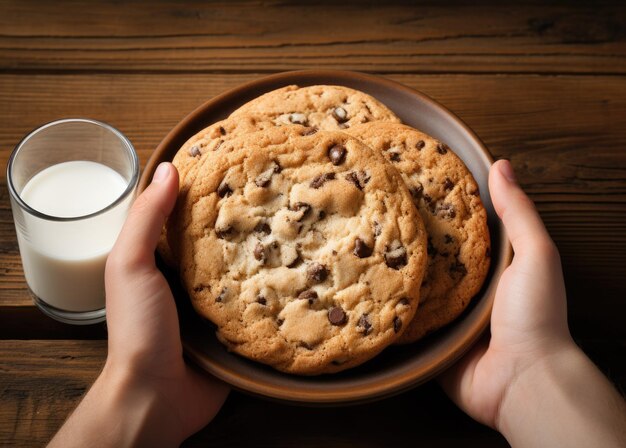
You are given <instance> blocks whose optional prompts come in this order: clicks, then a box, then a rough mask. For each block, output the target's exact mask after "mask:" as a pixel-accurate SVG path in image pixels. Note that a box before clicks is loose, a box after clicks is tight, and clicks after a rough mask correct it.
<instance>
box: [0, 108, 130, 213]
mask: <svg viewBox="0 0 626 448" xmlns="http://www.w3.org/2000/svg"><path fill="white" fill-rule="evenodd" d="M65 123H83V124H85V123H87V124H92V125H95V126H98V127H100V128H104V129H106V130H107V131H109V132H111V133H113V134H114V135H115V136H116V137H117V138H118V139H119V140H120V141H121V142H122V143H123V144H124V147H125V148H126V150H127V151H128V152H129V153H130V155H131V164H132V166H131V169H132V176H131V178H130V180H129V181H128V185H127V186H126V188H125V189H124V191H123V192H122V193H121V194H120V195H119V196H118V197H117V199H115V201H113V202H111V203H110V204H109V205H107V206H106V207H104V208H102V209H100V210H98V211H95V212H93V213H89V214H87V215H79V216H68V217H62V216H53V215H48V214H46V213H42V212H40V211H38V210H35V209H34V208H32V207H31V206H30V205H28V203H26V201H24V200H23V199H22V197H21V196H20V194H19V193H18V192H17V190H16V188H15V185H13V175H12V171H13V164H14V162H15V158H16V157H17V154H18V153H19V151H20V149H21V148H22V147H23V146H24V145H25V144H26V143H28V141H29V140H30V139H31V138H32V137H34V136H35V135H37V134H38V133H40V132H41V131H44V130H45V129H48V128H51V127H53V126H57V125H60V124H65ZM138 181H139V158H138V156H137V152H136V151H135V147H134V146H133V144H132V143H131V141H130V140H129V139H128V138H127V137H126V136H125V135H124V134H122V133H121V132H120V131H119V130H118V129H116V128H115V127H113V126H111V125H110V124H107V123H105V122H103V121H98V120H93V119H90V118H63V119H60V120H54V121H50V122H48V123H45V124H43V125H41V126H38V127H36V128H34V129H33V130H31V131H30V132H29V133H28V134H26V136H24V137H23V138H22V140H20V142H19V143H18V144H17V146H16V147H15V149H13V151H12V152H11V155H10V156H9V162H8V164H7V186H8V189H9V193H10V194H11V197H12V198H13V199H15V201H16V202H17V203H18V204H19V206H20V208H21V209H22V210H24V211H26V212H28V213H29V214H31V215H33V216H35V217H37V218H40V219H44V220H46V221H58V222H72V221H82V220H86V219H90V218H94V217H96V216H98V215H101V214H104V213H106V212H107V211H109V210H111V209H113V208H115V207H116V206H117V205H119V204H120V203H121V202H122V201H124V200H125V199H126V198H127V197H128V196H129V195H130V193H131V192H133V191H134V190H135V187H136V186H137V183H138Z"/></svg>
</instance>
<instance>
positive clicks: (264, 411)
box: [0, 340, 626, 448]
mask: <svg viewBox="0 0 626 448" xmlns="http://www.w3.org/2000/svg"><path fill="white" fill-rule="evenodd" d="M582 345H583V348H584V349H585V350H586V351H587V353H589V354H590V356H591V357H592V359H593V360H594V361H595V362H596V363H597V364H598V365H599V366H600V368H602V369H603V370H604V371H605V372H606V373H607V374H608V375H609V377H610V378H611V379H612V380H613V381H614V382H615V383H616V384H617V385H618V387H620V386H621V387H624V386H626V361H625V359H624V357H623V356H620V353H621V354H623V352H624V349H625V348H626V347H624V345H623V344H621V345H620V344H618V343H616V342H613V343H606V342H605V341H602V340H589V341H584V342H583V344H582ZM105 358H106V342H105V341H81V340H76V341H63V340H60V341H41V340H31V341H12V340H1V341H0V444H2V445H6V446H15V447H22V446H24V447H31V446H38V445H42V444H44V443H45V442H47V441H48V440H49V439H50V438H51V437H52V435H53V434H54V433H55V431H56V430H57V429H58V428H59V427H60V425H61V424H62V423H63V422H64V421H65V419H66V418H67V416H68V415H69V413H70V412H71V411H72V409H74V407H75V406H76V404H77V403H78V401H79V400H80V397H81V396H82V395H83V393H84V392H85V391H86V390H87V389H88V388H89V386H90V385H91V383H92V382H93V381H94V379H95V378H96V377H97V375H98V373H99V372H100V369H101V368H102V365H103V363H104V360H105ZM278 422H279V423H278ZM312 423H314V424H312ZM242 428H246V430H245V431H242ZM450 428H454V430H450ZM252 440H254V446H257V447H292V446H301V447H304V448H308V447H311V448H312V447H318V446H333V447H335V446H336V447H354V446H364V447H389V446H397V447H414V446H416V442H417V441H419V442H420V443H419V445H420V446H428V447H444V446H445V447H456V446H464V447H465V446H467V447H505V446H508V445H507V444H506V442H505V440H504V439H503V438H502V437H501V436H500V435H499V434H497V433H496V432H494V431H492V430H490V429H488V428H486V427H484V426H482V425H480V424H478V423H476V422H474V421H473V420H472V419H470V418H469V417H467V416H466V415H465V414H463V413H462V412H461V411H460V410H458V409H457V408H456V407H455V406H454V405H453V404H452V402H450V401H449V400H448V399H447V397H446V396H445V395H444V394H443V392H442V391H441V389H440V388H439V387H438V386H437V384H436V383H434V382H430V383H427V384H425V385H423V386H421V387H419V388H416V389H414V390H412V391H410V392H407V393H405V394H402V395H400V396H396V397H392V398H388V399H385V400H382V401H379V402H376V403H370V404H364V405H359V406H353V407H346V408H304V407H293V406H286V405H282V404H278V403H274V402H268V401H264V400H259V399H257V398H252V397H249V396H247V395H244V394H240V393H236V392H233V393H231V395H230V397H229V398H228V400H227V402H226V405H225V406H224V408H223V409H222V410H221V411H220V413H219V414H218V416H217V417H216V419H215V420H214V421H213V422H212V423H211V424H209V425H208V426H207V427H206V428H204V429H203V430H202V431H201V432H200V433H198V434H196V435H194V436H192V437H191V438H190V439H188V440H187V441H186V442H185V443H184V444H183V446H186V447H196V446H223V447H240V446H251V441H252Z"/></svg>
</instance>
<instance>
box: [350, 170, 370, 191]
mask: <svg viewBox="0 0 626 448" xmlns="http://www.w3.org/2000/svg"><path fill="white" fill-rule="evenodd" d="M346 180H348V181H350V182H352V183H353V184H354V185H355V186H356V187H357V188H358V189H359V190H362V189H363V187H364V186H365V184H367V183H368V182H369V181H370V175H369V174H367V173H366V172H365V171H358V172H354V171H350V172H349V173H347V174H346Z"/></svg>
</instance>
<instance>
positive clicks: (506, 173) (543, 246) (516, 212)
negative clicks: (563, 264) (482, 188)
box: [489, 160, 556, 258]
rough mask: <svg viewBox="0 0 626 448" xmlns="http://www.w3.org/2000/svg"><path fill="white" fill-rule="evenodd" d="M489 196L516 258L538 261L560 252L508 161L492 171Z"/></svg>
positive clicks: (498, 164) (495, 166) (501, 162)
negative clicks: (541, 255)
mask: <svg viewBox="0 0 626 448" xmlns="http://www.w3.org/2000/svg"><path fill="white" fill-rule="evenodd" d="M489 192H490V194H491V199H492V200H493V205H494V207H495V209H496V213H497V214H498V216H499V217H500V219H502V222H503V223H504V227H505V228H506V231H507V233H508V236H509V239H510V241H511V244H512V245H513V250H514V251H515V254H516V255H521V256H523V257H524V258H525V257H526V256H527V255H528V256H530V257H531V258H536V257H534V256H535V255H539V254H542V253H544V252H545V251H546V250H548V251H550V252H552V251H553V250H554V251H555V250H556V249H555V247H554V243H553V242H552V239H551V238H550V235H549V234H548V231H547V230H546V228H545V226H544V225H543V221H542V220H541V217H540V216H539V213H537V209H536V208H535V204H534V203H533V202H532V201H531V200H530V198H529V197H528V196H526V194H525V193H524V191H523V190H522V189H521V188H520V187H519V185H518V184H517V182H516V180H515V175H514V173H513V168H512V167H511V163H510V162H509V161H508V160H498V161H497V162H496V163H494V164H493V166H492V167H491V170H490V171H489Z"/></svg>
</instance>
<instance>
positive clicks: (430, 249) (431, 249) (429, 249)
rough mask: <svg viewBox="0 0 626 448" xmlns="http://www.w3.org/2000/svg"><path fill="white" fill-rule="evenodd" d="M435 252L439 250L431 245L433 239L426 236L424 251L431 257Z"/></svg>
mask: <svg viewBox="0 0 626 448" xmlns="http://www.w3.org/2000/svg"><path fill="white" fill-rule="evenodd" d="M437 252H439V251H438V250H437V248H436V247H435V246H434V245H433V240H432V239H431V238H430V237H428V243H427V246H426V253H428V255H430V256H431V257H434V256H436V255H437Z"/></svg>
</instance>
